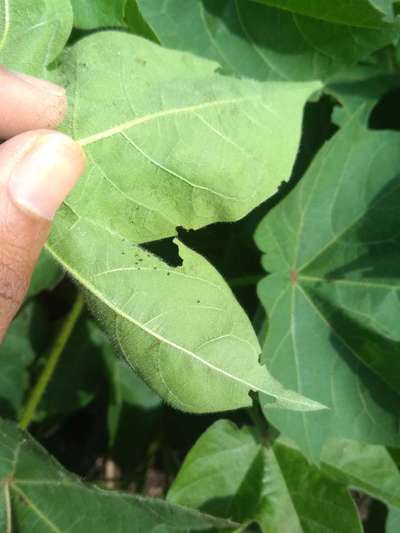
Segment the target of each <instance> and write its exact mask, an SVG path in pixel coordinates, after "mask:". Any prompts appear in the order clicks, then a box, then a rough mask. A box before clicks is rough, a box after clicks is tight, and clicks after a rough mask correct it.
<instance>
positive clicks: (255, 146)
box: [56, 32, 319, 243]
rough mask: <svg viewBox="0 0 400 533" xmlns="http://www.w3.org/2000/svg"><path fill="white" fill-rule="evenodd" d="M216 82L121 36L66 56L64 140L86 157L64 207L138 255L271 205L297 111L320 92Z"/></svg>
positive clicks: (202, 70)
mask: <svg viewBox="0 0 400 533" xmlns="http://www.w3.org/2000/svg"><path fill="white" fill-rule="evenodd" d="M116 57H117V58H118V61H116V60H115V58H116ZM216 70H217V65H216V64H215V63H212V62H209V61H205V60H202V59H200V58H196V57H194V56H191V55H188V54H183V53H180V52H175V51H171V50H166V49H163V48H161V47H159V46H157V45H155V44H153V43H151V42H149V41H146V40H144V39H141V38H139V37H136V36H132V35H127V34H124V33H121V32H108V33H97V34H95V35H92V36H90V37H88V38H86V39H83V40H81V41H79V42H78V43H77V44H76V45H75V46H74V47H73V48H72V49H71V50H68V51H66V52H65V54H64V55H63V57H62V58H61V63H60V65H59V68H58V76H57V75H56V79H57V81H59V82H61V83H64V84H65V85H68V94H69V101H70V111H69V114H68V116H67V119H66V122H65V125H64V131H65V132H66V133H68V134H71V135H72V136H73V137H74V138H75V139H79V140H80V142H81V144H82V145H84V146H85V149H86V153H87V156H88V169H87V173H86V175H85V177H84V179H82V180H81V181H80V183H79V184H78V186H77V187H76V188H75V189H74V191H73V193H72V194H71V195H70V196H69V198H68V201H67V205H68V207H69V208H70V209H72V210H73V211H74V212H75V213H76V214H77V215H78V216H79V217H83V218H86V219H89V220H91V221H93V222H95V223H97V224H98V225H100V226H105V227H107V228H109V229H111V230H112V231H116V232H118V233H119V234H121V235H124V236H126V237H128V238H130V239H133V240H134V241H135V242H137V243H141V242H148V241H152V240H156V239H160V238H163V237H167V236H171V235H174V234H175V233H176V227H177V226H183V227H185V228H187V229H196V228H200V227H202V226H204V225H206V224H210V223H212V222H217V221H233V220H238V219H239V218H241V217H243V216H244V215H245V214H247V213H248V212H249V211H250V210H251V209H253V208H254V207H256V206H257V205H258V204H259V203H261V202H262V201H263V200H265V199H266V198H268V197H269V196H272V195H273V194H274V193H275V192H276V190H277V188H278V186H279V184H280V183H281V182H282V181H283V180H285V179H287V178H288V176H289V175H290V172H291V169H292V166H293V163H294V159H295V156H296V152H297V148H298V144H299V140H300V132H301V120H302V112H303V106H304V104H305V102H306V100H307V99H308V97H309V96H310V95H311V94H312V93H313V92H314V91H315V90H317V89H318V87H319V84H318V83H304V84H303V83H297V84H284V85H282V84H279V83H278V84H268V85H266V84H263V83H257V82H252V81H241V80H237V79H232V78H229V77H227V76H223V75H221V74H219V73H217V72H216ZM100 88H101V89H100ZM104 110H106V112H104ZM211 146H212V149H210V147H211ZM116 205H118V209H115V206H116Z"/></svg>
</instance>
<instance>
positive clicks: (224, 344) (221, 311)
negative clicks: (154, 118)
mask: <svg viewBox="0 0 400 533" xmlns="http://www.w3.org/2000/svg"><path fill="white" fill-rule="evenodd" d="M48 248H49V250H50V251H51V252H52V254H53V255H54V256H55V258H56V259H57V260H58V261H59V262H60V263H61V264H62V265H63V267H64V268H65V269H66V270H67V271H68V272H70V274H71V275H72V276H73V277H74V278H75V279H76V281H77V282H78V283H79V284H80V285H81V287H82V289H84V290H85V291H86V293H87V296H88V300H89V302H90V304H91V307H92V309H93V311H94V313H95V315H96V316H97V317H98V318H99V320H100V321H101V322H102V323H103V324H104V326H105V328H106V330H107V331H108V333H109V335H110V336H111V337H112V338H113V340H114V343H115V345H116V347H117V348H118V350H119V352H121V353H122V354H123V355H124V357H125V358H126V360H127V361H128V362H129V364H130V365H132V366H133V367H134V369H136V370H137V371H138V373H139V374H140V375H141V376H142V377H143V378H144V379H145V380H146V381H147V382H148V383H149V384H150V385H151V386H152V387H153V388H154V389H155V390H156V391H157V392H158V393H159V394H160V395H161V396H162V397H163V398H165V399H166V400H167V401H168V402H170V403H171V404H172V405H174V406H176V407H178V408H180V409H183V410H186V411H194V412H199V411H200V412H201V411H219V410H224V409H233V408H235V407H241V406H245V405H249V404H250V403H251V400H250V397H249V395H248V393H249V391H250V390H258V391H260V392H261V393H262V394H266V395H267V396H269V397H270V399H272V398H273V399H275V400H277V401H278V404H277V405H288V406H289V405H290V406H292V407H293V408H294V409H314V408H319V407H320V406H319V405H318V404H313V403H312V402H308V401H307V400H305V399H303V398H301V397H299V396H296V395H293V394H292V393H291V392H289V391H284V390H283V389H282V388H281V387H280V386H279V384H278V383H277V382H275V381H274V380H273V379H272V378H271V377H270V376H269V374H268V373H267V372H266V370H265V368H263V367H262V366H261V365H260V364H259V363H258V354H259V347H258V341H257V338H256V336H255V333H254V331H253V328H252V327H251V325H250V322H249V320H248V319H247V317H246V316H245V313H244V312H243V310H242V309H241V308H240V306H239V304H238V303H237V302H236V301H235V299H234V297H233V295H232V293H231V291H230V289H229V287H228V286H227V285H226V283H225V282H224V281H223V279H222V277H221V276H219V274H218V273H217V272H216V271H215V270H214V268H213V267H212V266H211V265H210V264H209V263H208V262H207V261H206V260H205V259H203V258H202V257H201V256H199V255H198V254H196V253H194V252H192V251H190V250H189V249H188V248H186V247H184V246H183V245H180V255H181V258H182V261H183V264H182V266H181V267H171V266H169V265H167V264H166V263H165V262H163V261H162V260H161V259H159V258H157V257H156V256H154V255H152V254H150V253H148V252H146V251H145V250H144V249H143V248H141V247H139V246H137V245H134V244H133V243H132V242H130V241H128V240H126V239H124V238H123V237H120V236H118V235H116V234H114V233H111V232H109V231H106V230H105V229H104V228H101V227H99V226H97V225H96V224H94V223H92V222H89V221H87V220H85V219H84V218H80V217H78V216H77V215H76V214H75V213H74V212H73V211H70V212H68V210H67V209H65V210H64V212H63V213H61V216H60V218H59V221H58V223H57V224H56V225H55V228H54V231H53V233H52V235H51V237H50V241H49V243H48ZM99 250H101V253H99ZM263 401H267V399H263Z"/></svg>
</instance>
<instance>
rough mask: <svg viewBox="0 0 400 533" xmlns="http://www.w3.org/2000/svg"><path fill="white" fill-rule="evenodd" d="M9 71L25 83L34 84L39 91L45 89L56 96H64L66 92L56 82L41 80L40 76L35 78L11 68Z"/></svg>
mask: <svg viewBox="0 0 400 533" xmlns="http://www.w3.org/2000/svg"><path fill="white" fill-rule="evenodd" d="M8 72H9V73H10V74H12V75H13V76H14V77H16V78H18V79H20V80H22V81H24V82H25V83H28V84H29V85H32V86H33V87H34V88H35V89H38V90H39V91H44V92H46V93H50V94H53V95H56V96H64V94H65V89H64V88H63V87H61V86H60V85H56V84H55V83H51V82H50V81H45V80H40V79H39V78H34V77H33V76H29V75H28V74H22V73H21V72H15V71H14V70H11V71H10V70H9V71H8Z"/></svg>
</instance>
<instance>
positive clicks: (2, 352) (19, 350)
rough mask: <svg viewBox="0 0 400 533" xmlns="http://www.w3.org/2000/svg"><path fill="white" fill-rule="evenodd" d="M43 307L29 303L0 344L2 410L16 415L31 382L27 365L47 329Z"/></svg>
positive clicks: (10, 414) (3, 414)
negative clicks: (42, 311) (43, 316)
mask: <svg viewBox="0 0 400 533" xmlns="http://www.w3.org/2000/svg"><path fill="white" fill-rule="evenodd" d="M44 324H45V323H44V321H43V320H42V313H41V309H40V307H39V306H38V304H36V303H28V304H27V305H25V306H24V307H23V309H22V310H21V311H20V313H19V314H18V316H17V317H16V318H15V319H14V321H13V322H12V324H11V326H10V327H9V329H8V332H7V334H6V336H5V338H4V340H3V342H2V343H1V345H0V414H1V416H7V417H10V418H16V417H17V416H18V415H19V412H20V410H21V408H22V404H23V399H24V395H25V391H26V389H27V388H28V385H29V374H28V368H29V366H30V365H31V363H32V362H33V360H34V358H35V356H36V351H37V349H39V348H40V347H41V346H43V339H44V338H46V336H47V333H48V332H47V330H46V328H45V326H44Z"/></svg>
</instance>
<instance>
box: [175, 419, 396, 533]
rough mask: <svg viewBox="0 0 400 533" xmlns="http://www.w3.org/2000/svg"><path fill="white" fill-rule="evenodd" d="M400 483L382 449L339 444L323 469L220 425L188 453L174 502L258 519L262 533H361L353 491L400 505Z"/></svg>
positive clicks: (332, 445)
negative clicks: (321, 532) (349, 490)
mask: <svg viewBox="0 0 400 533" xmlns="http://www.w3.org/2000/svg"><path fill="white" fill-rule="evenodd" d="M399 481H400V475H399V472H398V470H397V467H396V465H395V464H394V462H393V460H392V459H391V458H390V455H389V454H388V452H387V451H386V450H385V449H384V448H383V447H380V446H367V445H362V444H358V443H356V442H352V441H344V440H332V441H330V442H329V443H328V444H327V446H325V448H324V453H323V456H322V462H321V465H320V468H318V467H316V466H314V465H311V464H309V463H307V462H306V461H305V459H304V458H303V457H302V455H301V454H300V453H299V452H298V451H297V450H296V449H295V448H293V446H291V445H290V444H289V443H287V442H284V441H281V440H280V439H278V440H275V442H274V443H273V444H271V445H269V444H266V445H263V444H262V443H261V442H260V441H259V440H258V439H257V438H256V437H255V436H254V434H253V433H252V432H251V431H250V429H249V428H242V429H240V430H239V429H238V428H237V427H236V426H235V425H234V424H232V423H231V422H228V421H225V420H220V421H218V422H216V423H215V424H214V425H213V426H211V427H210V428H209V429H208V430H207V431H206V432H205V433H204V434H203V435H202V436H201V437H200V438H199V440H198V441H197V443H196V444H195V445H194V447H193V448H192V449H191V451H190V452H189V454H188V455H187V457H186V459H185V461H184V463H183V465H182V467H181V470H180V471H179V473H178V476H177V478H176V479H175V481H174V483H173V484H172V487H171V489H170V491H169V493H168V500H169V501H171V502H173V503H179V504H182V505H186V506H188V507H193V508H196V509H201V510H203V511H207V512H210V513H212V514H215V515H217V516H221V517H230V518H233V519H234V520H236V521H238V522H241V523H243V524H246V523H250V522H252V521H255V522H257V523H258V524H259V525H260V527H261V530H262V531H263V533H280V532H285V533H286V532H289V531H290V533H297V532H304V533H307V532H314V531H332V532H333V531H335V532H336V531H346V532H353V531H354V532H360V531H361V525H360V522H359V519H358V517H357V511H356V509H355V506H354V503H353V502H352V501H351V497H350V495H349V493H348V488H349V487H353V488H358V489H361V490H363V491H365V492H367V493H369V494H371V495H373V496H375V497H377V498H380V499H383V501H385V502H387V503H389V504H392V505H397V503H398V501H399V496H400V493H399Z"/></svg>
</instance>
